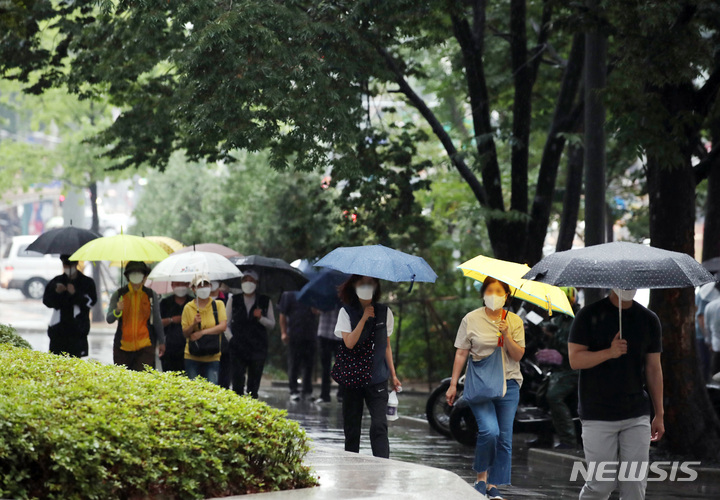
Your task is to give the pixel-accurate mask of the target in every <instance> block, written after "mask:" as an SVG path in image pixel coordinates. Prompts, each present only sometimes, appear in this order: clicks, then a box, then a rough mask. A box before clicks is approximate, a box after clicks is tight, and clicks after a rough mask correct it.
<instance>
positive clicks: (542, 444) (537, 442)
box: [525, 438, 553, 448]
mask: <svg viewBox="0 0 720 500" xmlns="http://www.w3.org/2000/svg"><path fill="white" fill-rule="evenodd" d="M525 445H526V446H527V447H528V448H552V447H553V442H552V441H551V440H549V439H543V438H535V439H528V440H527V441H525Z"/></svg>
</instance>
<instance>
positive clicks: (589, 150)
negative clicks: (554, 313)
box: [584, 0, 607, 305]
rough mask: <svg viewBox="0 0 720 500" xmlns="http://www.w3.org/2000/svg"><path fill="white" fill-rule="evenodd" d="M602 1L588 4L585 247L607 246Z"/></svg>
mask: <svg viewBox="0 0 720 500" xmlns="http://www.w3.org/2000/svg"><path fill="white" fill-rule="evenodd" d="M599 5H600V1H599V0H587V6H588V10H589V11H590V13H591V15H593V16H594V17H595V21H594V23H593V26H592V27H591V28H590V29H589V31H588V32H587V33H586V34H585V117H584V118H585V158H584V160H585V161H584V162H585V246H591V245H599V244H601V243H605V231H606V229H605V228H606V226H605V106H604V105H603V102H602V95H601V93H602V91H603V90H604V89H605V82H606V74H607V67H606V59H607V37H606V36H605V35H604V34H603V33H602V29H601V27H600V22H599V21H600V16H599ZM602 293H603V292H602V290H600V289H597V288H593V289H586V290H585V304H586V305H587V304H590V303H592V302H596V301H597V300H599V299H600V298H602Z"/></svg>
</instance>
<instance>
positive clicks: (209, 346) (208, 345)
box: [188, 300, 223, 356]
mask: <svg viewBox="0 0 720 500" xmlns="http://www.w3.org/2000/svg"><path fill="white" fill-rule="evenodd" d="M212 309H213V316H215V324H216V325H217V324H218V323H219V321H218V311H217V305H216V304H215V301H214V300H213V301H212ZM222 338H223V332H220V333H218V334H217V338H215V335H203V336H202V337H200V338H199V339H197V340H190V341H189V342H188V349H189V351H190V354H191V355H193V356H213V355H215V354H217V353H219V352H220V350H221V348H222Z"/></svg>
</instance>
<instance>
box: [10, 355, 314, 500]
mask: <svg viewBox="0 0 720 500" xmlns="http://www.w3.org/2000/svg"><path fill="white" fill-rule="evenodd" d="M284 417H285V414H284V412H282V411H280V410H275V409H272V408H270V407H269V406H267V405H266V404H265V403H261V402H258V401H255V400H252V399H250V398H248V397H240V396H237V395H236V394H235V393H233V392H231V391H227V390H225V389H222V388H220V387H218V386H215V385H212V384H210V383H209V382H205V381H202V380H197V381H190V380H188V379H186V378H184V377H182V376H179V375H174V374H163V373H158V372H154V371H147V372H144V373H137V372H131V371H128V370H126V369H124V368H121V367H117V366H106V365H102V364H100V363H96V362H91V361H83V360H78V359H73V358H68V357H61V356H55V355H52V354H46V353H40V352H35V351H29V350H25V349H17V348H14V347H11V346H8V345H0V498H62V499H72V498H98V499H107V498H121V499H140V498H163V499H185V498H208V497H218V496H227V495H234V494H243V493H255V492H261V491H272V490H281V489H291V488H301V487H308V486H313V485H315V484H316V482H317V481H316V478H315V477H314V476H313V475H312V473H311V471H310V470H309V469H308V468H307V467H305V466H303V465H302V459H303V457H304V456H305V455H306V453H307V452H308V449H309V448H308V438H307V437H306V435H305V432H304V431H303V430H302V429H301V428H300V427H299V425H298V424H297V423H296V422H293V421H290V420H287V419H286V418H284Z"/></svg>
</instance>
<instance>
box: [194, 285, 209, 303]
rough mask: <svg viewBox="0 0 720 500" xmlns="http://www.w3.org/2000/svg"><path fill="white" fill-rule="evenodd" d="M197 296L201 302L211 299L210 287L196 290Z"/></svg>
mask: <svg viewBox="0 0 720 500" xmlns="http://www.w3.org/2000/svg"><path fill="white" fill-rule="evenodd" d="M195 295H197V298H198V299H201V300H205V299H207V298H208V297H210V287H209V286H204V287H202V288H196V289H195Z"/></svg>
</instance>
